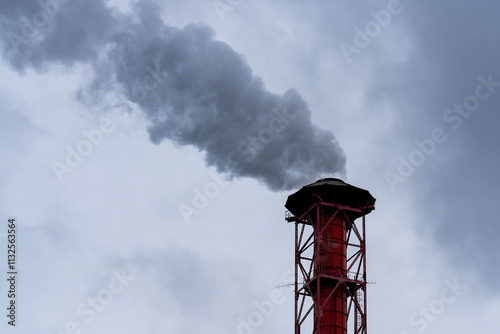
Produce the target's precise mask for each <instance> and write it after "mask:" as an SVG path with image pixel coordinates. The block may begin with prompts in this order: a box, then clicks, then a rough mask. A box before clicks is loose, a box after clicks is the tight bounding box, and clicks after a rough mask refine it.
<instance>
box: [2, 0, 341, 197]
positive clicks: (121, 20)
mask: <svg viewBox="0 0 500 334" xmlns="http://www.w3.org/2000/svg"><path fill="white" fill-rule="evenodd" d="M159 12H160V11H159V10H158V8H156V6H155V5H153V4H151V3H145V2H144V3H142V2H141V3H138V4H136V5H135V7H134V14H133V15H124V14H122V13H120V12H118V11H116V10H113V9H112V8H110V7H108V6H107V5H106V4H105V3H104V2H101V1H81V0H72V1H71V0H46V1H40V2H38V1H35V0H32V1H28V0H24V1H16V2H2V3H0V13H1V14H0V24H1V27H2V30H3V33H2V36H3V38H2V51H3V52H2V55H3V57H4V59H7V60H8V61H9V63H10V64H11V65H12V67H13V68H15V69H17V70H19V71H23V70H25V69H26V68H34V69H36V70H39V71H43V70H44V69H46V68H49V67H51V66H53V65H63V66H67V67H71V66H74V65H75V64H86V65H90V66H92V68H93V69H94V80H93V82H92V84H90V85H89V86H88V87H85V89H84V90H82V92H84V94H83V93H82V94H81V96H82V97H83V96H87V97H88V96H99V95H100V94H101V95H102V91H103V90H109V89H110V87H113V89H114V90H116V91H117V92H119V93H120V94H121V95H122V96H123V97H124V98H126V99H128V100H129V101H131V102H134V103H136V104H137V105H138V106H139V107H140V109H141V110H142V111H143V112H144V113H145V115H146V117H147V119H148V121H149V122H150V126H149V128H148V132H149V136H150V139H151V141H152V142H153V143H160V142H161V141H163V140H165V139H168V140H171V141H173V142H175V143H177V144H180V145H192V146H193V147H196V148H197V149H198V150H200V151H202V152H204V154H205V159H206V163H207V165H209V166H214V167H215V168H216V169H217V171H219V172H221V173H225V174H227V175H229V176H231V177H252V178H255V179H258V180H259V181H261V182H263V183H265V184H266V185H267V186H268V187H269V188H270V189H272V190H288V189H292V188H296V187H298V186H300V185H303V184H304V183H306V182H310V181H314V180H315V179H316V178H317V177H319V176H321V175H325V174H344V173H345V156H344V154H343V152H342V149H341V148H340V147H339V144H338V143H337V141H336V139H335V136H334V135H333V133H331V132H330V131H327V130H324V129H321V128H318V127H317V126H315V125H314V124H312V122H311V112H310V110H309V108H308V105H307V103H306V102H305V101H304V99H303V98H302V97H301V96H300V94H299V93H298V92H297V91H295V90H294V89H290V90H288V91H286V92H285V93H283V94H282V95H279V94H274V93H271V92H269V91H268V90H267V89H266V87H265V86H264V83H263V81H262V79H260V78H259V77H257V76H255V75H254V74H253V73H252V70H251V68H250V67H249V66H248V64H247V62H246V61H245V59H244V57H243V56H242V55H241V54H239V53H237V52H235V51H234V50H233V49H231V47H229V46H228V45H227V44H225V43H223V42H221V41H217V40H215V39H214V35H215V33H214V31H213V29H212V28H210V27H208V26H206V25H204V24H190V25H188V26H186V27H184V28H177V27H172V26H168V25H166V24H165V23H164V22H163V21H162V19H161V18H160V16H159V14H158V13H159Z"/></svg>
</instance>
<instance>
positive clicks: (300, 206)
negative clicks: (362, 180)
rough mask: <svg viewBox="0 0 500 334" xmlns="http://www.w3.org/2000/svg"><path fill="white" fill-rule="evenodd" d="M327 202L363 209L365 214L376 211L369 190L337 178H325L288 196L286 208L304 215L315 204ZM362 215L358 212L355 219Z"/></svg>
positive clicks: (373, 199)
mask: <svg viewBox="0 0 500 334" xmlns="http://www.w3.org/2000/svg"><path fill="white" fill-rule="evenodd" d="M321 201H323V202H327V203H332V204H333V203H334V204H341V205H345V206H348V207H351V208H354V209H361V210H362V211H363V213H364V214H368V213H370V212H371V211H372V210H374V209H375V198H374V197H373V196H372V195H371V194H370V193H369V192H368V190H365V189H362V188H358V187H355V186H352V185H350V184H348V183H346V182H344V181H343V180H340V179H336V178H324V179H320V180H318V181H316V182H314V183H311V184H308V185H305V186H303V187H302V188H301V189H300V190H299V191H297V192H296V193H294V194H292V195H290V196H288V200H287V201H286V204H285V207H286V208H287V209H288V210H289V211H290V212H291V213H292V214H293V215H294V216H300V215H302V214H303V213H304V212H305V211H306V210H307V209H308V208H310V207H311V206H312V205H313V204H314V203H318V202H321ZM361 215H362V213H359V212H356V214H354V215H353V218H358V217H360V216H361Z"/></svg>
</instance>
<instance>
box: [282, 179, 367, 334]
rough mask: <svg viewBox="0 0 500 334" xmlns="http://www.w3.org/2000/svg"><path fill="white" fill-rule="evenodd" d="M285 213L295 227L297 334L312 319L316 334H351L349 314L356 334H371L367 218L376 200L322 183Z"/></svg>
mask: <svg viewBox="0 0 500 334" xmlns="http://www.w3.org/2000/svg"><path fill="white" fill-rule="evenodd" d="M285 207H286V208H287V209H288V210H289V211H290V213H291V214H288V215H287V217H286V219H287V221H289V222H292V221H293V222H295V334H301V328H302V327H303V324H304V322H305V321H306V320H307V319H311V318H310V317H313V318H312V321H313V331H312V333H313V334H347V323H348V319H349V317H350V315H351V314H353V319H354V320H353V323H354V333H355V334H367V330H366V327H367V326H366V247H365V215H366V214H368V213H370V212H371V211H372V210H374V209H375V198H373V197H372V196H371V195H370V193H369V192H368V191H366V190H364V189H361V188H357V187H354V186H351V185H349V184H347V183H345V182H344V181H342V180H339V179H321V180H318V181H317V182H315V183H312V184H309V185H307V186H304V187H302V189H300V190H299V191H297V192H296V193H294V194H292V195H290V196H289V197H288V200H287V202H286V204H285ZM358 218H362V219H361V224H359V223H358V225H356V222H355V221H356V219H358ZM359 225H360V226H359ZM351 311H352V313H351Z"/></svg>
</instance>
